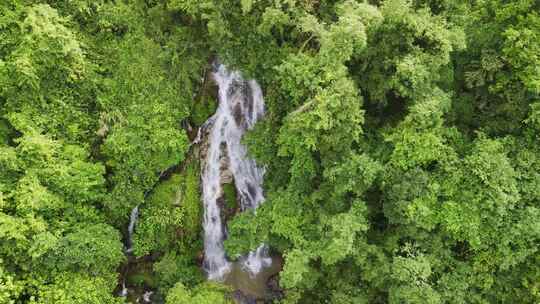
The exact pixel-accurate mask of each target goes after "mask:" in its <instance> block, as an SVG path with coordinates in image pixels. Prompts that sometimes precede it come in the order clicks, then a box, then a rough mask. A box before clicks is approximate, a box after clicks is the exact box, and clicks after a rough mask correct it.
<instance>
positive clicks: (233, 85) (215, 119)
mask: <svg viewBox="0 0 540 304" xmlns="http://www.w3.org/2000/svg"><path fill="white" fill-rule="evenodd" d="M213 76H214V79H215V81H216V83H217V84H218V87H219V106H218V109H217V111H216V113H215V114H214V115H213V116H212V117H211V118H210V119H209V122H210V123H211V124H212V126H211V130H210V134H209V139H208V142H209V147H208V152H207V155H206V163H205V167H204V168H203V173H202V185H203V203H204V210H205V212H204V222H203V226H204V253H205V259H204V268H205V270H206V271H207V273H208V277H209V279H211V280H221V279H223V277H224V275H225V274H227V273H228V272H229V271H230V268H231V262H229V261H228V260H227V257H226V254H225V250H224V248H223V241H224V240H225V238H226V234H227V232H226V227H225V225H224V223H222V220H221V215H220V214H221V210H220V206H219V202H218V201H219V199H220V198H221V197H222V196H223V189H222V185H221V174H222V172H221V167H222V165H221V161H222V159H223V158H224V155H223V154H224V153H226V156H227V159H228V164H227V167H228V169H229V171H230V172H231V174H232V176H233V178H234V182H235V186H236V190H237V193H238V195H239V199H240V207H241V210H242V211H244V210H247V209H254V208H257V207H258V206H259V205H260V204H261V203H262V202H263V201H264V196H263V190H262V183H263V175H264V169H263V168H260V167H258V166H257V164H256V163H255V161H254V160H253V159H250V158H248V157H247V151H246V148H245V147H244V146H243V145H242V144H241V142H240V140H241V138H242V136H243V135H244V133H245V132H246V130H248V129H250V128H252V127H253V126H254V125H255V123H256V122H257V120H258V119H260V118H261V117H262V116H263V115H264V100H263V96H262V91H261V88H260V86H259V85H258V83H257V82H256V81H254V80H245V79H243V78H242V76H241V75H240V73H239V72H235V71H228V70H227V69H226V68H225V66H223V65H220V64H218V65H216V71H215V72H214V74H213ZM271 262H272V260H271V259H270V258H269V257H268V254H267V249H266V246H264V245H261V246H260V247H259V248H258V249H257V250H255V251H254V252H251V253H249V254H248V255H247V256H246V257H243V258H242V259H241V263H243V267H244V268H245V269H246V270H248V271H249V272H250V273H251V274H257V273H258V272H259V271H260V270H261V269H262V268H263V267H266V266H269V265H270V264H271Z"/></svg>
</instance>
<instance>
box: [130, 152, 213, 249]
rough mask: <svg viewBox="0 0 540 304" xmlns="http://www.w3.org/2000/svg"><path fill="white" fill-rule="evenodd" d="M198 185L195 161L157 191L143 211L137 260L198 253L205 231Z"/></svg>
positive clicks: (137, 230) (136, 240) (136, 241)
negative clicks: (164, 254)
mask: <svg viewBox="0 0 540 304" xmlns="http://www.w3.org/2000/svg"><path fill="white" fill-rule="evenodd" d="M199 183H200V181H199V163H198V161H192V162H190V163H188V164H187V165H186V167H185V169H184V170H183V171H182V172H181V173H177V174H173V175H172V176H171V177H170V178H169V179H167V180H166V181H163V182H161V183H160V184H159V185H158V186H157V187H156V188H155V189H154V191H153V192H152V194H150V196H149V197H148V198H147V200H146V202H145V204H144V205H143V206H141V209H140V218H139V222H138V223H137V226H136V228H135V236H134V253H135V254H136V256H139V257H140V256H144V255H148V254H151V253H152V252H167V251H169V250H172V249H175V248H181V249H182V250H193V251H196V250H198V247H200V242H198V240H199V239H200V235H201V229H202V226H201V218H202V204H201V201H200V199H201V198H200V189H199Z"/></svg>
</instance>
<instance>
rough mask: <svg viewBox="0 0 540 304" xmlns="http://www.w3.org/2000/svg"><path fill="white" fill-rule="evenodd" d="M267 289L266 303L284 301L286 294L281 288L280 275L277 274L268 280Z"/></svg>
mask: <svg viewBox="0 0 540 304" xmlns="http://www.w3.org/2000/svg"><path fill="white" fill-rule="evenodd" d="M266 287H267V291H266V295H265V303H273V302H274V301H276V300H281V299H283V297H284V293H283V289H282V288H281V287H280V286H279V274H275V275H273V276H271V277H270V278H268V282H267V283H266Z"/></svg>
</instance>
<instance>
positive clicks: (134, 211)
mask: <svg viewBox="0 0 540 304" xmlns="http://www.w3.org/2000/svg"><path fill="white" fill-rule="evenodd" d="M138 219H139V206H138V205H137V206H135V208H133V209H132V210H131V214H130V216H129V225H128V239H127V248H126V252H127V253H131V252H132V251H133V240H132V238H133V232H134V231H135V225H136V224H137V220H138Z"/></svg>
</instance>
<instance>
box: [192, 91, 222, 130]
mask: <svg viewBox="0 0 540 304" xmlns="http://www.w3.org/2000/svg"><path fill="white" fill-rule="evenodd" d="M216 109H217V102H216V100H215V99H213V98H211V97H208V98H206V99H204V100H201V101H196V102H195V103H194V104H193V107H192V110H191V121H192V122H193V123H194V124H195V125H196V126H200V125H202V124H203V123H204V122H205V121H206V120H207V119H208V118H209V117H210V116H212V115H213V114H214V113H215V112H216Z"/></svg>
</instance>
